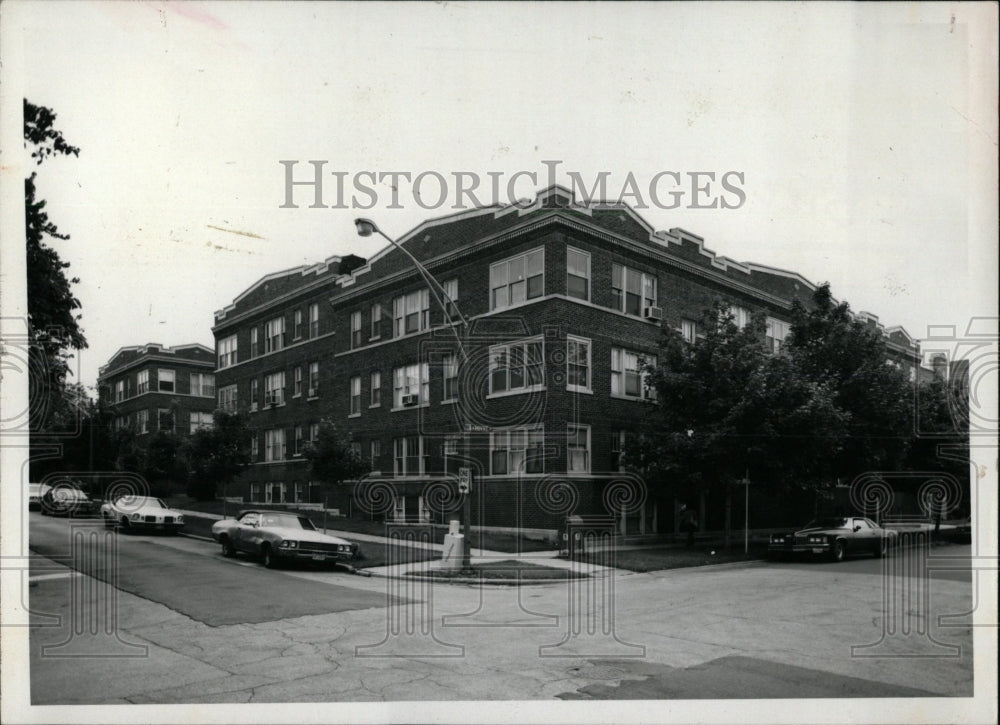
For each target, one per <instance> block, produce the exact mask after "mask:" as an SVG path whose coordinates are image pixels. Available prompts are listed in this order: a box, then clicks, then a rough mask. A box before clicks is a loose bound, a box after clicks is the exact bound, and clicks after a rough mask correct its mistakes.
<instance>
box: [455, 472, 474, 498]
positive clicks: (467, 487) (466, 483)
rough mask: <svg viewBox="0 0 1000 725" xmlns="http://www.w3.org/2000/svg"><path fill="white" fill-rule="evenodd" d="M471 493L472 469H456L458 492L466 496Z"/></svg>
mask: <svg viewBox="0 0 1000 725" xmlns="http://www.w3.org/2000/svg"><path fill="white" fill-rule="evenodd" d="M471 491H472V469H471V468H459V469H458V492H459V493H462V494H467V493H470V492H471Z"/></svg>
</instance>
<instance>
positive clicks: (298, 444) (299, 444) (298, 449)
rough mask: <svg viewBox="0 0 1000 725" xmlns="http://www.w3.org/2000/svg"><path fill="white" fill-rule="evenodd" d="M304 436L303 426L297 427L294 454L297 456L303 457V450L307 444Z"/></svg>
mask: <svg viewBox="0 0 1000 725" xmlns="http://www.w3.org/2000/svg"><path fill="white" fill-rule="evenodd" d="M302 435H303V431H302V426H301V425H297V426H295V448H294V450H293V453H294V455H296V456H301V455H302V449H303V446H304V443H305V441H304V439H303V437H302Z"/></svg>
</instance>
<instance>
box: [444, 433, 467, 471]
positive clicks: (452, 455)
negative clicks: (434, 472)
mask: <svg viewBox="0 0 1000 725" xmlns="http://www.w3.org/2000/svg"><path fill="white" fill-rule="evenodd" d="M458 441H459V438H458V436H448V437H447V438H445V439H444V443H443V444H442V446H441V462H442V469H441V470H442V471H444V472H445V473H458V469H459V467H460V466H461V464H462V461H461V460H459V457H458Z"/></svg>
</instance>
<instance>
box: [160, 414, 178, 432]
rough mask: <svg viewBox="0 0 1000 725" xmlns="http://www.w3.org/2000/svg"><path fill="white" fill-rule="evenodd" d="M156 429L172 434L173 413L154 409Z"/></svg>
mask: <svg viewBox="0 0 1000 725" xmlns="http://www.w3.org/2000/svg"><path fill="white" fill-rule="evenodd" d="M156 429H157V430H165V431H170V432H173V430H174V414H173V411H171V410H170V408H157V409H156Z"/></svg>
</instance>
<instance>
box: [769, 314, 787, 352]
mask: <svg viewBox="0 0 1000 725" xmlns="http://www.w3.org/2000/svg"><path fill="white" fill-rule="evenodd" d="M791 328H792V326H791V325H789V324H788V323H787V322H785V321H784V320H778V319H776V318H774V317H768V318H767V349H768V350H770V351H771V352H772V353H774V354H775V355H777V354H778V353H779V352H781V346H782V345H783V344H784V342H785V338H786V337H788V333H789V331H790V330H791Z"/></svg>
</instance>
